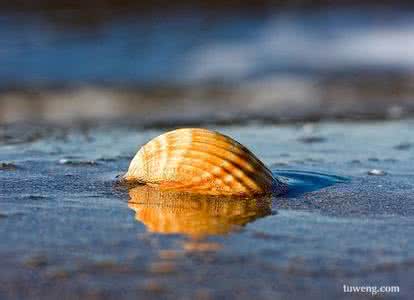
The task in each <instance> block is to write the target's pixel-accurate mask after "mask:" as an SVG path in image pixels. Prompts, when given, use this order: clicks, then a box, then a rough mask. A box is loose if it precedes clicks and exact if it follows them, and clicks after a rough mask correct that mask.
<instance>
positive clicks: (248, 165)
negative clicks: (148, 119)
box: [123, 128, 285, 196]
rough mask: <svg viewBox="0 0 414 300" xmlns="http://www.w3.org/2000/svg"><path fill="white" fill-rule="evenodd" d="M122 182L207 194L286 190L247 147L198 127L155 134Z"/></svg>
mask: <svg viewBox="0 0 414 300" xmlns="http://www.w3.org/2000/svg"><path fill="white" fill-rule="evenodd" d="M123 180H124V181H126V182H140V183H145V184H149V185H152V186H157V187H159V188H161V189H164V190H175V191H185V192H191V193H198V194H210V195H239V196H253V195H263V194H268V193H271V192H272V191H273V192H275V193H281V192H283V191H284V189H285V184H283V183H282V182H280V181H279V180H277V179H276V178H274V177H273V175H272V172H271V171H270V170H269V169H268V168H267V167H266V166H265V165H264V164H263V163H262V162H261V161H260V160H259V159H258V158H257V157H256V156H255V155H254V154H253V153H252V152H250V151H249V150H248V149H247V148H246V147H244V146H243V145H241V144H240V143H238V142H236V141H235V140H233V139H232V138H230V137H228V136H225V135H223V134H220V133H218V132H215V131H211V130H207V129H201V128H184V129H177V130H174V131H170V132H167V133H165V134H162V135H160V136H158V137H156V138H154V139H153V140H151V141H150V142H148V143H147V144H145V145H144V146H143V147H142V148H141V149H140V150H139V151H138V153H137V154H136V155H135V157H134V158H133V160H132V161H131V164H130V166H129V169H128V172H127V173H126V174H125V175H124V177H123Z"/></svg>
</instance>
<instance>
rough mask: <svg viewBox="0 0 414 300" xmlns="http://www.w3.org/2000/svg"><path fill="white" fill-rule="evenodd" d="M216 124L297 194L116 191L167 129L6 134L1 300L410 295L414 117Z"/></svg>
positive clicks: (1, 149) (0, 187) (1, 142)
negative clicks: (219, 197) (353, 289)
mask: <svg viewBox="0 0 414 300" xmlns="http://www.w3.org/2000/svg"><path fill="white" fill-rule="evenodd" d="M210 128H212V129H218V130H220V131H222V132H223V133H225V134H228V135H231V136H232V137H234V138H236V139H237V140H239V141H240V142H242V143H243V144H245V145H246V146H247V147H249V148H250V149H251V150H252V151H253V152H255V153H257V155H258V156H259V157H260V158H261V159H263V161H264V162H265V163H266V164H267V165H268V166H270V168H271V169H272V171H273V172H274V173H275V174H276V175H279V176H281V177H283V178H284V179H285V180H286V181H288V182H289V185H290V186H291V190H290V192H289V193H288V194H287V195H284V196H282V197H278V198H273V199H267V200H266V199H265V200H263V199H253V200H250V201H247V200H244V201H245V202H243V203H241V204H240V203H234V202H229V201H226V200H225V199H223V201H222V202H220V201H216V202H213V204H212V202H208V201H205V200H203V199H201V198H200V199H198V198H197V197H195V198H194V197H193V198H191V199H188V201H184V202H179V201H170V200H171V198H168V197H167V198H162V197H161V196H159V195H155V196H154V197H155V199H157V203H155V204H154V203H152V202H151V199H152V197H153V196H152V194H149V197H147V198H145V197H144V196H141V195H140V194H133V193H131V191H130V195H129V194H128V191H127V190H125V189H122V188H116V187H114V185H113V183H114V178H115V176H116V175H118V174H120V173H122V172H123V171H125V170H126V168H127V166H128V163H129V160H130V159H131V157H132V156H133V154H134V153H135V151H136V150H137V149H138V148H139V146H140V145H141V144H143V143H144V142H146V141H147V140H149V139H150V138H151V137H153V136H155V135H157V134H159V133H160V132H161V131H160V130H157V129H145V130H142V129H139V128H137V127H134V126H119V125H115V124H106V125H96V126H86V127H82V128H77V129H67V128H64V127H58V126H52V127H51V126H48V125H37V126H33V125H30V126H29V125H28V126H23V125H10V126H2V127H1V129H0V237H1V241H2V242H1V243H0V265H1V271H0V298H1V299H22V298H30V299H56V298H62V299H79V298H83V299H97V298H99V299H102V298H108V299H119V298H131V299H136V298H143V297H151V298H162V299H164V298H180V299H190V298H197V299H209V298H217V299H228V298H229V297H230V298H241V299H251V298H253V297H254V298H256V299H275V298H278V297H280V298H283V299H284V298H287V297H289V298H292V299H321V298H322V299H345V298H346V299H354V298H355V299H357V298H358V299H361V298H368V297H371V296H370V295H368V294H350V293H344V292H343V285H344V284H346V285H369V286H373V285H377V286H381V285H393V286H395V285H398V286H400V293H399V294H382V295H379V296H381V297H383V298H387V299H388V298H389V299H409V298H410V295H412V294H413V292H414V290H413V286H414V285H413V279H412V278H414V255H413V253H414V239H413V234H412V232H413V229H414V196H413V190H414V167H413V163H412V162H413V159H414V151H413V150H414V139H413V135H412V132H413V128H414V123H413V121H412V120H405V121H388V122H358V123H350V122H348V123H346V122H345V123H340V122H339V123H338V122H331V123H330V122H327V123H320V124H305V125H261V124H255V125H246V126H223V127H214V126H210ZM130 198H132V199H131V201H130V203H128V200H129V199H130ZM165 199H166V200H165ZM168 199H169V200H168ZM179 199H185V198H179ZM266 201H268V202H266ZM187 203H190V204H191V205H187ZM138 212H139V213H138ZM192 216H197V217H196V218H191V217H192ZM194 219H197V220H200V221H199V222H194Z"/></svg>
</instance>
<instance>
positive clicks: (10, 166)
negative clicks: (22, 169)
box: [0, 162, 17, 171]
mask: <svg viewBox="0 0 414 300" xmlns="http://www.w3.org/2000/svg"><path fill="white" fill-rule="evenodd" d="M16 169H17V166H16V165H15V164H12V163H5V162H1V163H0V170H5V171H13V170H16Z"/></svg>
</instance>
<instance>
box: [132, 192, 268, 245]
mask: <svg viewBox="0 0 414 300" xmlns="http://www.w3.org/2000/svg"><path fill="white" fill-rule="evenodd" d="M129 196H130V200H129V202H128V206H129V207H130V208H131V209H132V210H134V211H135V218H136V220H137V221H140V222H142V223H143V224H144V225H145V226H146V227H147V230H148V231H150V232H153V233H163V234H178V233H179V234H185V235H188V236H191V237H193V238H202V237H205V236H208V235H222V234H227V233H229V232H231V231H233V230H236V229H238V228H240V227H241V226H244V225H245V224H247V223H249V222H252V221H254V220H255V219H257V218H259V217H264V216H267V215H269V214H270V213H271V197H270V196H264V197H258V198H234V197H226V196H223V197H220V198H218V197H214V196H208V195H197V194H192V193H182V192H174V191H165V190H161V189H158V188H154V187H151V186H148V185H141V186H137V187H135V188H132V189H130V190H129Z"/></svg>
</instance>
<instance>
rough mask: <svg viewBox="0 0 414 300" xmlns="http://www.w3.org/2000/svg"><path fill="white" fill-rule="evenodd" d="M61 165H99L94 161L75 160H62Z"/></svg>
mask: <svg viewBox="0 0 414 300" xmlns="http://www.w3.org/2000/svg"><path fill="white" fill-rule="evenodd" d="M59 164H61V165H72V166H79V165H87V166H93V165H96V164H97V163H96V161H94V160H73V159H67V158H62V159H60V160H59Z"/></svg>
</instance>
